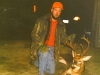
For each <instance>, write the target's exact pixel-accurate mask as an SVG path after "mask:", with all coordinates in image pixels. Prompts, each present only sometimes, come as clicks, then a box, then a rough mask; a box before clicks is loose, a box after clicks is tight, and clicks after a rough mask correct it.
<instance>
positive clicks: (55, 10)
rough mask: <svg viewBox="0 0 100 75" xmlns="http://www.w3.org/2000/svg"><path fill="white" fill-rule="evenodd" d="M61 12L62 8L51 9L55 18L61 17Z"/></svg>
mask: <svg viewBox="0 0 100 75" xmlns="http://www.w3.org/2000/svg"><path fill="white" fill-rule="evenodd" d="M61 12H62V10H61V8H53V9H51V13H52V17H53V18H54V19H57V18H59V16H60V14H61Z"/></svg>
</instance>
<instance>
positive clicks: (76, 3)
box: [0, 0, 94, 40]
mask: <svg viewBox="0 0 100 75" xmlns="http://www.w3.org/2000/svg"><path fill="white" fill-rule="evenodd" d="M54 1H61V2H62V3H63V4H64V10H63V12H62V14H61V19H68V20H69V24H66V26H67V30H68V31H67V32H68V34H71V33H74V32H75V33H78V32H82V33H83V30H84V29H86V30H88V29H91V26H92V19H93V10H94V0H0V40H15V39H20V40H21V39H23V40H24V39H31V31H32V29H33V27H34V23H35V21H36V19H37V18H39V17H41V16H43V15H45V14H46V13H49V12H50V9H51V6H52V3H53V2H54ZM34 5H36V6H37V12H36V13H34V12H33V6H34ZM74 16H80V18H81V19H80V21H78V22H74V21H73V20H72V19H73V17H74ZM82 33H78V34H79V35H80V34H82Z"/></svg>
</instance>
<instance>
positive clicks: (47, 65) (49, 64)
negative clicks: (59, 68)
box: [35, 47, 55, 75]
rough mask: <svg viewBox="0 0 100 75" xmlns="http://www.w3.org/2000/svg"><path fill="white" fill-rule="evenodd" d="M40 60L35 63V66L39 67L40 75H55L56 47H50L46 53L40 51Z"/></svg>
mask: <svg viewBox="0 0 100 75" xmlns="http://www.w3.org/2000/svg"><path fill="white" fill-rule="evenodd" d="M38 56H39V60H38V61H35V65H36V66H38V67H39V74H40V75H44V72H47V73H49V74H54V72H55V60H54V47H49V50H48V51H47V52H45V53H42V52H40V50H38Z"/></svg>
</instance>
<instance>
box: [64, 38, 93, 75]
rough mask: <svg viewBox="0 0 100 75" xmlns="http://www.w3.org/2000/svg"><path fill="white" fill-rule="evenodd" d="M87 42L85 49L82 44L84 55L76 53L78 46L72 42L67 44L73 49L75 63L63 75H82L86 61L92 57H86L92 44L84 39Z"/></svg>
mask: <svg viewBox="0 0 100 75" xmlns="http://www.w3.org/2000/svg"><path fill="white" fill-rule="evenodd" d="M82 39H83V40H85V41H86V42H87V47H86V48H85V49H84V48H83V45H82V44H80V46H81V48H82V53H81V54H77V53H76V48H75V47H76V44H74V45H73V44H72V42H68V41H67V42H66V44H67V45H68V46H69V47H70V48H71V49H72V54H73V63H72V65H71V66H70V68H69V69H67V70H66V71H65V72H64V73H63V74H62V75H81V73H82V72H83V70H84V61H88V60H89V59H90V58H91V56H84V55H85V53H86V52H87V50H88V49H89V46H90V42H89V40H88V39H86V38H82Z"/></svg>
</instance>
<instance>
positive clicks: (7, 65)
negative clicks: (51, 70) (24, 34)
mask: <svg viewBox="0 0 100 75" xmlns="http://www.w3.org/2000/svg"><path fill="white" fill-rule="evenodd" d="M30 45H31V41H30V40H28V41H24V40H14V41H13V40H9V41H1V42H0V75H38V68H37V67H35V66H34V65H30V64H29V60H30ZM99 53H100V48H92V47H90V49H89V50H88V52H87V54H86V55H92V58H91V59H90V60H89V61H88V62H85V66H86V67H85V71H84V73H83V75H100V73H99V71H100V67H99V66H100V60H99V59H100V56H99ZM64 69H65V66H64V65H63V64H60V63H59V65H58V66H57V68H56V73H55V75H61V73H62V71H63V70H64Z"/></svg>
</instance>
